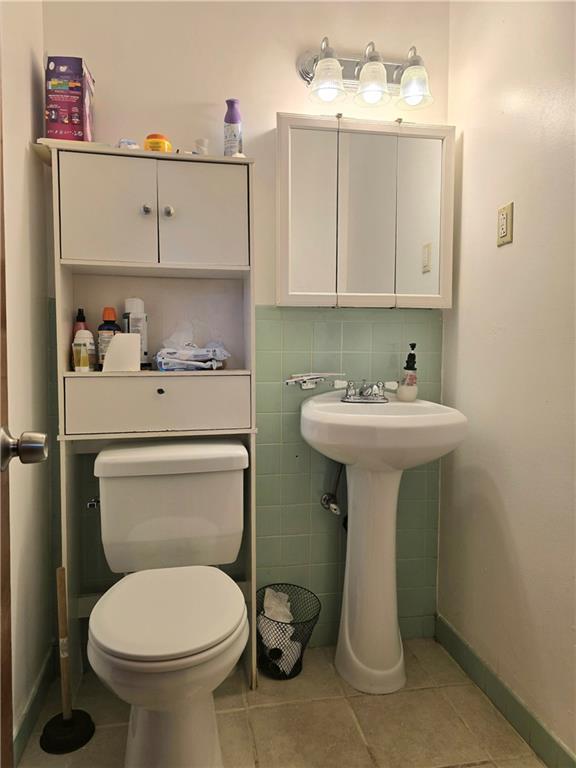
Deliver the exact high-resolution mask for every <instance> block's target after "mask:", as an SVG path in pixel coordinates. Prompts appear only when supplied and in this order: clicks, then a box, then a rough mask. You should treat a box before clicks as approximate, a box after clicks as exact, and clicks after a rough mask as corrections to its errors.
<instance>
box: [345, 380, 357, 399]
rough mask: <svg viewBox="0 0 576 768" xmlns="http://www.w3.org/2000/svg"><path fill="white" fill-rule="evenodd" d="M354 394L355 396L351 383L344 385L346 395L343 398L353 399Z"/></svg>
mask: <svg viewBox="0 0 576 768" xmlns="http://www.w3.org/2000/svg"><path fill="white" fill-rule="evenodd" d="M355 394H356V385H355V384H354V382H353V381H349V382H348V384H347V385H346V394H345V395H344V397H354V395H355Z"/></svg>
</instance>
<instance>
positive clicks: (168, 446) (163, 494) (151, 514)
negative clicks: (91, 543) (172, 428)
mask: <svg viewBox="0 0 576 768" xmlns="http://www.w3.org/2000/svg"><path fill="white" fill-rule="evenodd" d="M247 466H248V453H247V451H246V448H245V447H244V446H243V445H242V443H240V442H239V441H234V440H195V441H180V440H178V441H172V440H170V441H165V442H162V443H158V442H157V443H138V444H132V445H122V446H120V447H109V448H105V449H104V450H102V451H101V452H100V453H99V454H98V456H97V458H96V462H95V465H94V473H95V475H96V476H97V477H98V478H99V484H100V509H101V520H102V542H103V545H104V552H105V555H106V559H107V561H108V564H109V565H110V568H111V569H112V570H113V571H115V572H117V573H126V574H127V575H126V576H124V578H123V579H121V580H120V581H119V582H117V583H116V584H115V585H114V586H113V587H112V588H111V589H109V590H108V591H107V592H106V593H105V594H104V595H103V596H102V597H101V598H100V600H99V601H98V603H97V604H96V606H95V607H94V609H93V611H92V613H91V615H90V623H89V632H88V659H89V661H90V664H91V666H92V668H93V670H94V672H95V673H96V674H97V675H98V677H99V678H100V680H101V681H102V682H103V683H104V684H105V685H106V686H108V688H110V689H111V690H112V691H114V693H115V694H116V695H117V696H118V697H119V698H121V699H123V700H124V701H126V702H127V703H129V704H130V706H131V711H130V724H129V728H128V740H127V746H126V759H125V767H126V768H220V766H222V756H221V751H220V742H219V738H218V730H217V724H216V716H215V712H214V701H213V691H214V689H215V688H217V687H218V686H219V685H220V684H221V683H222V682H223V681H224V680H225V679H226V677H227V676H228V675H229V674H230V673H231V671H232V670H233V669H234V667H235V666H236V664H237V662H238V660H239V658H240V656H241V654H242V652H243V650H244V648H245V646H246V643H247V641H248V633H249V628H248V615H247V611H246V603H245V600H244V596H243V594H242V591H241V590H240V588H239V587H238V585H237V584H236V583H235V582H234V581H233V580H232V579H231V578H230V577H229V576H228V575H227V574H225V573H224V572H223V571H222V570H220V569H219V568H216V567H214V566H215V565H221V564H224V563H231V562H234V560H235V559H236V557H237V555H238V552H239V549H240V544H241V541H242V530H243V516H244V513H243V504H244V482H243V472H244V469H246V467H247Z"/></svg>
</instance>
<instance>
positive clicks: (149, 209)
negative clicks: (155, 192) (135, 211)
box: [141, 203, 152, 216]
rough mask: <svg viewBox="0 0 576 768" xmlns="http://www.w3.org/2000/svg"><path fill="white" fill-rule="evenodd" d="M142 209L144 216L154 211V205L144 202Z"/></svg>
mask: <svg viewBox="0 0 576 768" xmlns="http://www.w3.org/2000/svg"><path fill="white" fill-rule="evenodd" d="M141 210H142V213H143V214H144V216H149V215H150V214H151V213H152V206H151V205H148V203H143V205H142V208H141Z"/></svg>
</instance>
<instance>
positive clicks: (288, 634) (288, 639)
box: [256, 584, 322, 680]
mask: <svg viewBox="0 0 576 768" xmlns="http://www.w3.org/2000/svg"><path fill="white" fill-rule="evenodd" d="M268 588H270V589H274V590H275V591H276V592H284V593H285V594H287V595H288V597H289V598H290V610H291V612H292V616H293V619H292V621H291V622H283V621H274V619H269V618H268V617H267V616H265V615H264V594H265V592H266V589H268ZM321 608H322V603H321V602H320V600H319V599H318V598H317V597H316V595H315V594H314V593H313V592H310V590H309V589H304V587H298V586H296V585H295V584H268V585H267V586H266V587H262V589H259V590H258V592H257V593H256V613H257V616H258V618H257V624H258V631H257V637H258V641H257V645H258V669H259V670H260V671H261V672H262V673H263V674H264V675H266V676H267V677H273V678H274V679H275V680H290V679H291V678H293V677H296V675H299V674H300V672H301V671H302V657H303V656H304V651H305V650H306V646H307V645H308V641H309V640H310V636H311V635H312V630H313V629H314V627H315V626H316V622H317V621H318V616H320V610H321Z"/></svg>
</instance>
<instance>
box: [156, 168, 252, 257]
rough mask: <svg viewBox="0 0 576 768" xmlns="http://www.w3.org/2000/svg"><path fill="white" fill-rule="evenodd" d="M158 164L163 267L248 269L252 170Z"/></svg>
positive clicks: (160, 250) (160, 251)
mask: <svg viewBox="0 0 576 768" xmlns="http://www.w3.org/2000/svg"><path fill="white" fill-rule="evenodd" d="M157 165H158V220H159V235H160V249H159V260H160V263H161V264H195V265H205V266H210V265H212V264H222V265H224V264H230V265H247V264H248V169H247V167H246V166H245V165H222V164H218V163H202V164H200V163H175V162H172V161H169V160H166V161H161V160H160V161H158V164H157Z"/></svg>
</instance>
